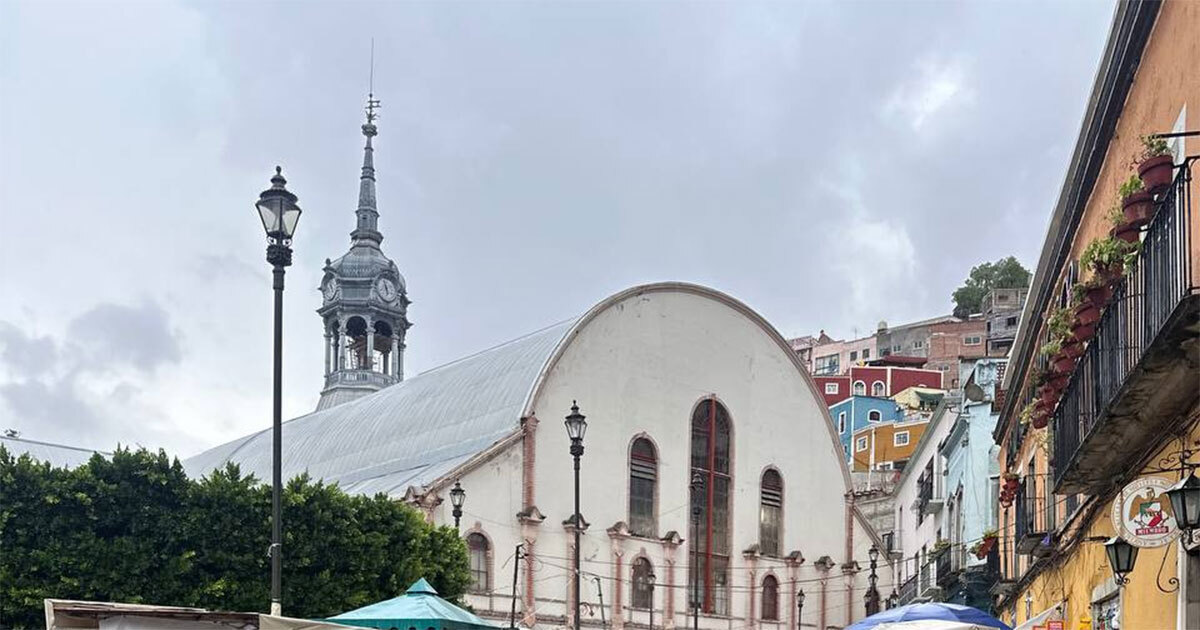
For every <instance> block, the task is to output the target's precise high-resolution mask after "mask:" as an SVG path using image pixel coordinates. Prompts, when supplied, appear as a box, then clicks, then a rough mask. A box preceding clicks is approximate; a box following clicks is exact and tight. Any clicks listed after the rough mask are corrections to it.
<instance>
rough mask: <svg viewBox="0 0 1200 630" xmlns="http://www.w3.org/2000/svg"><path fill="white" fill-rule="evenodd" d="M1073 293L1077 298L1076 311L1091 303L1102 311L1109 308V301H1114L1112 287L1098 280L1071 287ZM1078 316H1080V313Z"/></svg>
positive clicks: (1094, 279)
mask: <svg viewBox="0 0 1200 630" xmlns="http://www.w3.org/2000/svg"><path fill="white" fill-rule="evenodd" d="M1122 264H1124V263H1122ZM1071 292H1072V293H1073V294H1074V297H1075V305H1076V309H1078V308H1079V305H1080V304H1084V303H1091V304H1092V305H1093V306H1095V307H1096V308H1097V309H1102V308H1104V307H1105V306H1108V301H1109V300H1110V299H1112V287H1111V286H1109V285H1108V283H1106V282H1100V281H1099V280H1098V279H1096V278H1093V279H1091V280H1087V281H1085V282H1077V283H1076V284H1075V286H1074V287H1071ZM1076 315H1077V316H1078V313H1076Z"/></svg>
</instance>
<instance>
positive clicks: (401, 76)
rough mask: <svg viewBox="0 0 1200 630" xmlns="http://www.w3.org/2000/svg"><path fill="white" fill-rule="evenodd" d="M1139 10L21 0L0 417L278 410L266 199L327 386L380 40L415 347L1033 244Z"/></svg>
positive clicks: (771, 307) (8, 9)
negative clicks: (288, 242) (283, 207)
mask: <svg viewBox="0 0 1200 630" xmlns="http://www.w3.org/2000/svg"><path fill="white" fill-rule="evenodd" d="M1111 13H1112V2H1111V1H1110V0H1096V1H1088V2H1055V3H1050V4H1044V3H1041V2H970V3H952V2H941V1H939V2H928V3H904V2H814V3H769V4H747V3H738V4H722V3H715V2H705V3H690V4H689V3H674V2H656V3H624V2H622V3H601V2H586V3H569V4H567V3H533V2H505V3H483V2H479V3H461V4H446V3H432V4H425V3H375V4H373V3H348V2H340V3H332V2H329V3H318V2H273V3H265V4H251V3H243V2H204V3H188V2H172V1H164V2H149V1H145V2H126V3H102V2H97V1H89V2H81V3H78V4H71V3H65V2H58V1H44V0H43V1H38V2H13V1H7V2H3V3H0V296H3V297H2V299H0V428H15V429H17V430H20V431H21V432H22V434H23V435H24V436H25V437H29V438H32V439H42V440H48V441H59V442H65V443H70V444H77V445H82V446H88V447H93V448H102V449H111V448H112V447H113V446H114V445H115V444H117V443H118V442H119V443H122V444H143V445H146V446H151V447H165V448H167V449H168V450H170V451H172V452H176V453H179V454H181V455H190V454H193V453H195V452H198V451H200V450H201V449H203V448H205V447H207V446H211V445H213V444H216V443H220V442H223V441H226V440H228V439H231V438H233V437H236V436H239V435H242V434H244V433H247V432H249V431H251V430H255V429H258V428H262V427H265V426H267V424H268V423H269V419H270V382H271V381H270V349H271V345H270V344H271V337H270V331H271V306H270V300H271V291H270V278H269V275H270V274H269V268H268V266H267V263H266V262H265V260H264V259H263V254H264V242H263V237H262V233H261V227H260V225H259V224H258V220H257V218H256V217H255V215H254V212H253V209H252V203H253V201H254V200H255V198H256V196H257V194H258V192H259V191H260V190H261V189H263V188H264V187H266V186H267V185H268V181H267V180H268V178H269V177H270V174H271V172H272V169H273V167H274V165H275V164H281V165H282V166H283V167H284V174H285V175H286V176H287V177H288V179H289V187H290V188H292V189H293V190H294V191H295V192H296V193H297V194H299V196H300V202H301V205H302V206H303V208H304V210H305V212H304V215H303V218H302V219H301V221H300V227H299V231H298V238H297V242H296V264H295V266H294V267H292V268H291V269H290V270H289V272H288V287H289V290H288V292H287V305H286V317H285V335H286V340H285V361H286V368H285V375H284V378H285V400H284V411H285V414H286V415H288V416H292V415H297V414H300V413H304V412H307V411H309V410H311V409H312V407H313V406H314V405H315V403H316V399H317V395H318V391H319V389H320V385H321V360H322V346H321V329H320V323H319V320H318V318H317V316H316V315H315V314H314V313H313V310H314V309H315V308H316V307H317V306H318V303H319V295H318V292H317V290H316V287H317V282H318V280H319V276H320V268H321V265H322V263H323V261H324V259H325V258H326V257H336V256H338V255H340V254H341V253H342V252H344V251H345V249H346V245H347V243H348V232H349V230H350V228H351V227H352V223H353V209H354V207H355V203H356V192H357V177H358V167H359V164H360V161H361V155H362V154H361V146H362V136H361V135H360V134H359V130H358V126H359V124H361V122H362V120H361V116H362V105H363V101H364V99H365V93H366V91H367V80H368V56H369V48H370V43H369V42H370V39H371V38H372V37H374V38H375V42H376V43H375V48H376V50H375V57H376V68H375V92H376V95H377V96H378V97H379V98H381V99H382V100H383V104H384V109H383V113H382V117H381V119H380V121H379V127H380V136H379V138H378V139H377V143H376V146H377V151H376V160H377V166H378V171H379V199H380V210H381V215H382V216H381V220H380V222H381V230H382V231H383V233H384V235H385V239H386V240H385V241H384V249H385V251H386V252H387V253H388V254H389V255H390V256H391V257H393V258H394V259H395V260H396V262H397V264H398V265H399V266H400V269H401V271H402V272H403V273H404V274H405V276H406V277H407V279H408V284H409V295H410V297H411V298H412V299H413V301H414V304H413V305H412V307H411V309H410V316H411V318H412V320H413V321H414V322H415V326H414V327H413V329H412V330H411V331H410V332H409V338H408V345H409V352H408V357H407V359H408V369H409V372H410V373H415V372H419V371H422V370H425V369H428V368H430V367H433V366H436V365H438V364H441V363H444V362H446V361H449V360H452V359H454V358H456V357H459V356H462V355H464V354H467V353H470V352H473V351H476V350H479V349H482V348H485V347H488V346H490V345H494V344H496V343H499V342H502V341H504V340H506V339H510V338H512V337H515V336H518V335H520V334H523V333H526V332H529V331H532V330H535V329H538V328H541V327H543V326H545V325H547V324H550V323H554V322H557V321H561V320H563V319H566V318H568V317H571V316H574V315H577V314H579V313H581V312H583V311H584V310H586V309H587V308H588V307H589V306H590V305H592V304H593V303H595V302H596V301H598V300H600V299H602V298H603V297H605V296H606V295H608V294H611V293H613V292H615V291H618V290H620V289H622V288H625V287H627V286H630V285H633V284H636V283H643V282H649V281H656V280H686V281H692V282H699V283H703V284H707V285H710V286H713V287H716V288H718V289H721V290H723V291H725V292H728V293H730V294H732V295H734V296H735V297H738V298H740V299H742V300H744V301H746V302H747V303H749V304H750V305H751V306H752V307H754V308H756V309H757V310H758V311H759V312H761V313H763V314H764V315H765V316H766V317H767V318H768V319H769V320H770V321H771V322H773V323H774V324H775V326H776V327H777V328H779V330H780V331H781V332H782V333H783V334H785V335H788V336H795V335H799V334H805V333H813V332H816V331H817V330H819V329H822V328H824V329H826V330H828V331H830V332H831V333H834V334H835V335H840V336H848V335H852V334H854V333H855V332H856V331H857V332H863V331H867V330H870V329H871V328H873V326H874V325H875V323H876V322H877V321H878V320H880V319H887V320H889V321H891V322H893V323H895V322H901V321H905V320H912V319H918V318H923V317H928V316H932V315H936V314H940V313H946V312H949V311H950V309H951V304H950V301H949V294H950V292H951V291H952V290H953V289H954V287H955V286H956V285H957V284H958V283H959V282H960V281H961V280H962V279H963V277H964V276H965V275H966V273H967V271H968V270H969V268H970V267H971V266H972V265H974V264H977V263H979V262H981V261H985V260H994V259H996V258H999V257H1002V256H1005V255H1008V254H1015V255H1016V256H1017V257H1018V258H1020V259H1021V260H1022V261H1023V262H1025V263H1026V265H1027V266H1032V265H1033V263H1034V262H1035V259H1036V255H1037V253H1038V251H1039V248H1040V245H1041V240H1042V237H1043V235H1044V233H1045V227H1046V224H1047V221H1048V216H1049V212H1050V208H1051V206H1052V204H1053V202H1054V200H1055V197H1056V194H1057V190H1058V187H1059V186H1060V185H1061V182H1062V178H1063V174H1064V172H1065V168H1066V164H1067V159H1068V155H1069V152H1070V149H1071V148H1072V145H1073V142H1074V139H1075V136H1076V133H1077V131H1078V128H1079V121H1080V120H1081V116H1082V113H1083V108H1084V104H1085V102H1086V99H1087V95H1088V91H1089V90H1090V87H1091V81H1092V78H1093V76H1094V73H1095V70H1096V65H1097V63H1098V60H1099V57H1100V52H1101V49H1102V47H1103V44H1104V39H1105V36H1106V34H1107V28H1108V22H1109V19H1110V17H1111Z"/></svg>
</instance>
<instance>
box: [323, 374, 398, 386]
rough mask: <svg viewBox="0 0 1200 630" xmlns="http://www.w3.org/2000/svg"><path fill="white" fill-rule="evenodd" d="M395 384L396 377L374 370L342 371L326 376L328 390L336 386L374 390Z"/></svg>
mask: <svg viewBox="0 0 1200 630" xmlns="http://www.w3.org/2000/svg"><path fill="white" fill-rule="evenodd" d="M395 383H396V377H394V376H392V375H390V374H384V373H382V372H375V371H373V370H340V371H338V372H331V373H329V374H328V375H326V376H325V387H326V388H329V387H333V386H334V385H350V386H354V385H360V386H364V387H369V388H372V389H383V388H384V387H387V386H388V385H394V384H395Z"/></svg>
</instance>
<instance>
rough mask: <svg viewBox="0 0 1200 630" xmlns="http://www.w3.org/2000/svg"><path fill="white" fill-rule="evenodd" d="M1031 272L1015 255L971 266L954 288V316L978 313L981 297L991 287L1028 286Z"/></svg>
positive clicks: (981, 301)
mask: <svg viewBox="0 0 1200 630" xmlns="http://www.w3.org/2000/svg"><path fill="white" fill-rule="evenodd" d="M1030 276H1031V274H1030V273H1029V270H1028V269H1026V268H1025V267H1023V266H1022V265H1021V263H1020V261H1018V260H1017V259H1016V258H1015V257H1013V256H1009V257H1007V258H1001V259H1000V260H997V261H996V262H994V263H989V262H985V263H983V264H981V265H976V266H975V267H972V268H971V273H970V275H968V276H967V280H966V281H965V282H964V283H963V285H962V286H961V287H959V288H957V289H955V291H954V294H953V296H952V298H953V299H954V316H955V317H967V316H968V315H971V314H972V313H978V312H979V311H980V308H981V306H982V303H983V297H984V296H985V295H987V294H988V292H989V291H991V290H992V289H1016V288H1021V287H1027V286H1029V279H1030Z"/></svg>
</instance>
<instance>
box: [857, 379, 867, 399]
mask: <svg viewBox="0 0 1200 630" xmlns="http://www.w3.org/2000/svg"><path fill="white" fill-rule="evenodd" d="M854 395H855V396H866V395H867V384H866V383H864V382H862V381H854Z"/></svg>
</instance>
